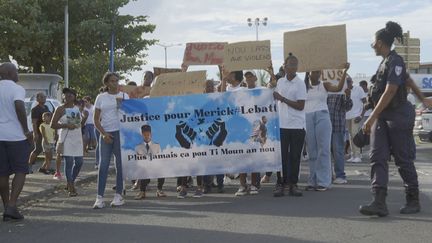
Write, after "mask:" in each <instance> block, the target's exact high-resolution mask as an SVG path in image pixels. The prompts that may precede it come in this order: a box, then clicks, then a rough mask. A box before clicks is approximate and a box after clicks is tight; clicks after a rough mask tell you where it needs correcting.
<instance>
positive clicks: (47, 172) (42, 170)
mask: <svg viewBox="0 0 432 243" xmlns="http://www.w3.org/2000/svg"><path fill="white" fill-rule="evenodd" d="M38 172H39V173H42V174H45V175H49V174H50V173H49V171H48V170H47V169H44V168H39V170H38Z"/></svg>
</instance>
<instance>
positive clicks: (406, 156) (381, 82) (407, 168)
mask: <svg viewBox="0 0 432 243" xmlns="http://www.w3.org/2000/svg"><path fill="white" fill-rule="evenodd" d="M407 76H408V75H407V73H406V69H405V63H404V61H403V59H402V57H400V56H399V55H398V54H397V53H396V52H395V51H391V52H390V54H389V55H388V56H387V58H385V59H384V60H383V61H382V63H381V64H380V67H379V68H378V70H377V73H376V81H375V83H374V84H373V87H372V89H371V90H370V91H371V92H370V96H369V98H370V99H371V100H372V102H373V103H374V104H375V105H376V104H377V102H378V100H379V99H380V98H381V96H382V94H383V93H384V90H385V86H386V85H387V84H394V85H398V86H399V87H398V91H397V93H396V95H395V96H394V97H393V99H392V101H391V102H390V104H389V105H388V106H387V107H386V108H385V109H384V110H383V112H382V113H381V114H380V115H379V117H378V119H377V121H376V122H375V124H374V125H373V126H372V128H371V153H370V159H371V165H372V170H371V179H372V188H373V189H376V188H387V184H388V161H389V159H390V154H392V155H393V156H394V159H395V163H396V166H397V167H398V170H399V174H400V175H401V177H402V179H403V181H404V184H405V187H406V188H407V189H408V190H418V179H417V172H416V169H415V166H414V162H413V159H414V156H413V152H414V151H412V150H413V147H412V144H411V143H412V139H413V128H414V119H415V111H414V109H413V106H412V105H411V104H410V103H409V102H408V101H407V98H406V97H407V93H406V87H405V85H406V78H407Z"/></svg>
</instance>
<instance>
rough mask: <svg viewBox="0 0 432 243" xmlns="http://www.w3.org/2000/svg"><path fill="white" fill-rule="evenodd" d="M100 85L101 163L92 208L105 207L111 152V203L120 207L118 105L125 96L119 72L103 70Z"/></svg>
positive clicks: (97, 103) (97, 120)
mask: <svg viewBox="0 0 432 243" xmlns="http://www.w3.org/2000/svg"><path fill="white" fill-rule="evenodd" d="M102 81H103V84H104V85H105V87H106V88H107V92H104V93H102V94H99V95H98V96H97V97H96V101H95V110H94V124H95V127H96V129H97V130H98V131H99V132H100V135H101V137H100V139H99V144H100V165H99V173H98V192H97V197H96V202H95V204H94V206H93V208H94V209H98V208H103V207H105V203H104V201H103V196H104V192H105V186H106V180H107V177H108V167H109V164H110V160H111V155H112V154H114V157H115V166H116V194H115V195H114V199H113V201H112V202H111V206H112V207H114V206H121V205H123V204H124V200H123V198H122V196H121V193H122V192H123V173H122V160H121V153H120V152H121V151H120V119H119V118H120V117H119V115H120V114H119V113H120V112H119V108H120V104H121V101H122V100H123V99H128V98H129V96H128V95H127V94H126V93H123V92H120V91H118V90H119V84H118V82H119V75H118V74H116V73H112V72H107V73H105V75H104V77H103V79H102Z"/></svg>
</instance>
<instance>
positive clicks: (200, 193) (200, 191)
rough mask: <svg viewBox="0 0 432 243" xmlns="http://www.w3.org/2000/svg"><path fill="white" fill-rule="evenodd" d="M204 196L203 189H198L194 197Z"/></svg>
mask: <svg viewBox="0 0 432 243" xmlns="http://www.w3.org/2000/svg"><path fill="white" fill-rule="evenodd" d="M202 196H203V193H202V190H201V189H196V190H195V193H194V195H193V197H195V198H201V197H202Z"/></svg>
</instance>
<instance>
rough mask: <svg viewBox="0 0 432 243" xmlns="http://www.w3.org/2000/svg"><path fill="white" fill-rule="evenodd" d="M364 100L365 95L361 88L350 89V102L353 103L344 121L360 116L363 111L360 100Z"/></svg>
mask: <svg viewBox="0 0 432 243" xmlns="http://www.w3.org/2000/svg"><path fill="white" fill-rule="evenodd" d="M364 98H366V94H365V92H364V90H363V88H362V87H360V86H353V88H352V89H351V100H352V102H353V106H352V108H351V110H349V111H348V112H347V113H346V119H347V120H348V119H354V118H356V117H358V116H360V115H361V113H362V111H363V101H362V99H364Z"/></svg>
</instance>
